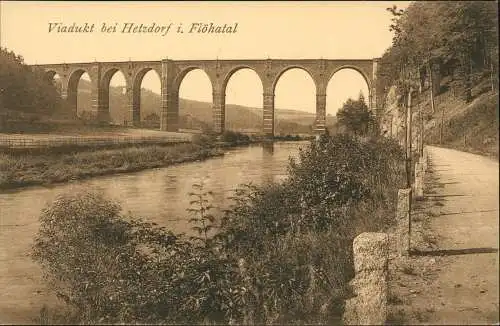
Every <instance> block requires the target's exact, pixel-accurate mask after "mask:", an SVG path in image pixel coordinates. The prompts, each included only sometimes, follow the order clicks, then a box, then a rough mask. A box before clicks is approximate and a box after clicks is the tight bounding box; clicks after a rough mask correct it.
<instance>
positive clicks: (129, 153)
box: [0, 144, 224, 189]
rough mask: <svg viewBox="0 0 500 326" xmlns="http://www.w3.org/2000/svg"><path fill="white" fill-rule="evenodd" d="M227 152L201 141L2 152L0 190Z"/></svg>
mask: <svg viewBox="0 0 500 326" xmlns="http://www.w3.org/2000/svg"><path fill="white" fill-rule="evenodd" d="M221 155H224V152H223V150H222V149H220V148H217V147H206V146H201V145H198V144H175V145H169V146H160V145H153V146H141V147H129V148H121V149H96V150H93V151H84V152H74V153H62V154H58V153H50V152H48V153H38V154H31V153H25V154H16V155H14V154H6V153H3V154H0V189H14V188H19V187H26V186H34V185H49V184H54V183H62V182H68V181H71V180H79V179H85V178H89V177H94V176H102V175H109V174H116V173H128V172H136V171H140V170H145V169H152V168H158V167H166V166H170V165H173V164H178V163H184V162H193V161H199V160H204V159H207V158H210V157H216V156H221Z"/></svg>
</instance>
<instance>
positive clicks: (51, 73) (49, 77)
mask: <svg viewBox="0 0 500 326" xmlns="http://www.w3.org/2000/svg"><path fill="white" fill-rule="evenodd" d="M55 75H59V76H61V75H60V74H59V73H58V72H57V71H55V70H54V69H48V70H45V78H46V80H47V81H51V80H52V79H54V76H55Z"/></svg>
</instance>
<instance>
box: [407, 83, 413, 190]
mask: <svg viewBox="0 0 500 326" xmlns="http://www.w3.org/2000/svg"><path fill="white" fill-rule="evenodd" d="M412 91H413V88H412V87H411V86H410V89H409V91H408V106H407V107H406V186H407V188H411V170H412V169H411V142H412V139H411V133H412V132H411V118H412V116H411V115H412V112H411V93H412Z"/></svg>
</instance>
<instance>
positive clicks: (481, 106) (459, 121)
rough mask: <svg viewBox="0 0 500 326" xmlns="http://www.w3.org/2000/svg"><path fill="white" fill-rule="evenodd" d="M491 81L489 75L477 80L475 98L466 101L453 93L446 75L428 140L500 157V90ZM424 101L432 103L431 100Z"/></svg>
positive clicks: (431, 117) (429, 122)
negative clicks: (492, 86) (499, 150)
mask: <svg viewBox="0 0 500 326" xmlns="http://www.w3.org/2000/svg"><path fill="white" fill-rule="evenodd" d="M488 82H489V80H488V78H483V79H479V80H478V81H476V85H475V86H474V87H473V89H472V91H473V92H472V93H473V100H472V101H471V102H470V103H465V102H463V101H461V100H459V99H457V98H455V97H454V96H453V95H452V94H451V92H452V91H451V90H449V87H448V84H449V81H448V80H446V79H445V80H444V82H443V89H444V92H443V93H442V94H440V95H439V96H437V97H436V103H437V105H436V112H435V113H434V114H433V115H430V116H428V118H429V121H428V123H427V127H426V140H427V143H430V144H434V145H439V146H443V147H448V148H453V149H458V150H461V151H465V152H469V153H474V154H481V155H485V156H490V157H494V158H497V159H498V157H499V156H498V127H499V124H498V91H491V90H490V89H489V84H488ZM422 97H423V98H428V95H427V94H426V93H424V94H423V95H422ZM422 105H423V106H426V107H428V100H424V101H422ZM441 120H443V122H444V123H443V128H442V139H441Z"/></svg>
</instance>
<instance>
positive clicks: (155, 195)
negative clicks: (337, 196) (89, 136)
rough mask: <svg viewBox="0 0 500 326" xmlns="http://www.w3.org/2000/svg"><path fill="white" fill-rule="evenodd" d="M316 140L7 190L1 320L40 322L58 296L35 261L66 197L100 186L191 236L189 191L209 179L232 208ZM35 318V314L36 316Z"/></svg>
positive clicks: (1, 211) (2, 211) (1, 231)
mask: <svg viewBox="0 0 500 326" xmlns="http://www.w3.org/2000/svg"><path fill="white" fill-rule="evenodd" d="M307 144H308V142H307V141H306V142H279V143H274V144H265V145H253V146H249V147H240V148H235V149H230V150H228V151H227V152H226V154H225V155H224V156H221V157H216V158H211V159H208V160H205V161H201V162H192V163H184V164H180V165H174V166H170V167H165V168H157V169H151V170H145V171H141V172H136V173H130V174H117V175H111V176H104V177H96V178H92V179H88V180H83V181H75V182H72V183H67V184H58V185H54V186H50V187H30V188H25V189H17V190H13V191H8V192H3V193H0V289H2V291H0V323H26V322H32V321H31V320H29V319H26V318H28V317H26V316H32V317H33V316H36V315H37V314H38V310H39V309H40V307H41V304H42V301H46V300H50V297H49V296H47V295H48V294H47V293H46V292H45V289H44V288H43V287H42V286H41V285H40V283H41V282H40V271H39V267H38V266H37V265H36V264H34V263H33V262H32V261H31V259H30V258H29V250H30V246H31V244H32V242H33V237H34V236H35V234H36V232H37V230H38V227H39V224H38V216H39V215H40V212H41V210H42V209H43V208H44V207H46V205H48V204H50V203H51V202H52V201H53V200H54V199H55V198H56V197H57V196H58V195H60V194H65V193H71V192H78V191H81V190H98V191H102V192H104V193H105V194H106V195H107V196H108V197H109V198H111V199H114V200H116V201H118V202H119V203H120V205H121V207H122V209H123V212H124V213H128V212H130V213H131V214H132V215H133V216H135V217H142V218H144V219H145V220H147V221H150V222H155V223H158V224H159V225H162V226H166V227H167V228H168V229H170V230H172V231H174V232H186V233H189V232H190V230H191V225H190V224H189V223H188V222H187V220H188V218H189V215H188V213H187V211H186V209H187V208H188V207H189V200H190V198H189V196H188V193H189V192H190V191H192V185H193V184H194V183H197V182H199V181H200V180H201V179H203V180H204V185H205V186H204V189H205V190H207V191H212V192H213V200H212V203H213V205H215V206H216V207H218V208H219V209H224V208H227V207H228V206H229V205H230V203H231V201H230V199H228V197H230V196H231V194H232V193H233V191H234V189H236V188H237V186H238V185H240V184H244V183H250V182H252V183H254V184H262V183H265V182H269V181H279V180H282V179H284V178H286V169H287V165H288V159H289V157H290V156H292V157H295V156H296V155H297V153H298V150H299V147H305V146H307ZM30 318H31V317H30Z"/></svg>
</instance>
